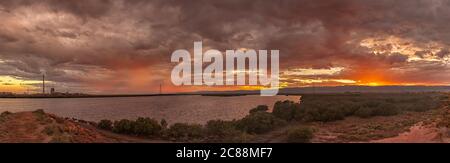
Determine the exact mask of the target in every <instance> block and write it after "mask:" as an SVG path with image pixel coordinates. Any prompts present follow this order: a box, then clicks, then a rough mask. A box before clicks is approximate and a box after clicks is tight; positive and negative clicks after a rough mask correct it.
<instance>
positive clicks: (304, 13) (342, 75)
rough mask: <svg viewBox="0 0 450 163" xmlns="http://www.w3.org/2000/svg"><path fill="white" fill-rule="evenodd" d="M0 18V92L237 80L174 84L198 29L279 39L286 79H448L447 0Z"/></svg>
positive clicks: (238, 42)
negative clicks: (177, 58)
mask: <svg viewBox="0 0 450 163" xmlns="http://www.w3.org/2000/svg"><path fill="white" fill-rule="evenodd" d="M0 20H1V24H0V92H16V93H23V92H27V91H29V92H38V91H39V90H40V89H41V88H40V80H41V78H42V74H45V75H46V78H47V80H48V85H49V87H55V88H56V89H57V91H62V92H66V91H70V92H83V93H111V94H116V93H155V92H158V91H159V85H160V84H161V83H163V89H164V92H184V91H199V90H228V89H236V88H235V87H220V88H219V87H206V86H205V87H175V86H173V85H172V84H171V82H170V73H171V70H172V68H173V67H174V65H176V64H175V63H171V62H170V56H171V54H172V52H173V51H175V50H177V49H189V50H192V48H193V43H194V41H203V47H204V48H206V49H208V48H211V49H218V50H221V51H224V50H227V49H241V48H246V49H256V50H260V49H267V50H273V49H278V50H280V82H281V85H282V86H283V87H304V86H311V85H323V86H336V85H371V86H377V85H447V84H450V66H449V65H448V64H447V63H448V62H449V54H450V49H449V48H450V26H449V25H450V1H448V0H403V1H398V0H292V1H289V0H282V1H268V0H267V1H241V0H230V1H229V0H227V1H203V0H195V1H181V0H180V1H171V0H161V1H147V0H76V1H75V0H65V1H60V0H1V1H0ZM238 89H239V88H238ZM240 89H248V88H246V87H240Z"/></svg>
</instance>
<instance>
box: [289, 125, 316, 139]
mask: <svg viewBox="0 0 450 163" xmlns="http://www.w3.org/2000/svg"><path fill="white" fill-rule="evenodd" d="M313 136H314V132H313V130H312V129H311V128H309V127H297V128H293V129H290V130H289V131H287V142H288V143H309V142H310V141H311V139H312V138H313Z"/></svg>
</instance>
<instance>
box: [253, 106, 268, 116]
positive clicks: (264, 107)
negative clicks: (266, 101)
mask: <svg viewBox="0 0 450 163" xmlns="http://www.w3.org/2000/svg"><path fill="white" fill-rule="evenodd" d="M268 110H269V107H268V106H267V105H259V106H257V107H256V108H253V109H251V110H250V111H249V113H250V114H253V113H256V112H267V111H268Z"/></svg>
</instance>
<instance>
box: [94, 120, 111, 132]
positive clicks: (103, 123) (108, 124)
mask: <svg viewBox="0 0 450 163" xmlns="http://www.w3.org/2000/svg"><path fill="white" fill-rule="evenodd" d="M97 127H98V128H100V129H104V130H112V129H113V122H111V121H110V120H106V119H104V120H101V121H100V122H98V124H97Z"/></svg>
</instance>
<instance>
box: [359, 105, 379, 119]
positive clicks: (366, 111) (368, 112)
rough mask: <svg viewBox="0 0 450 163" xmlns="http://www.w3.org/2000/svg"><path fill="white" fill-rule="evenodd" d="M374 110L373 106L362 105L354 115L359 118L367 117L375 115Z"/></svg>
mask: <svg viewBox="0 0 450 163" xmlns="http://www.w3.org/2000/svg"><path fill="white" fill-rule="evenodd" d="M374 112H375V109H374V108H369V107H362V108H359V109H358V110H357V111H356V112H355V116H357V117H361V118H369V117H372V116H374V115H375V114H374Z"/></svg>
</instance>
